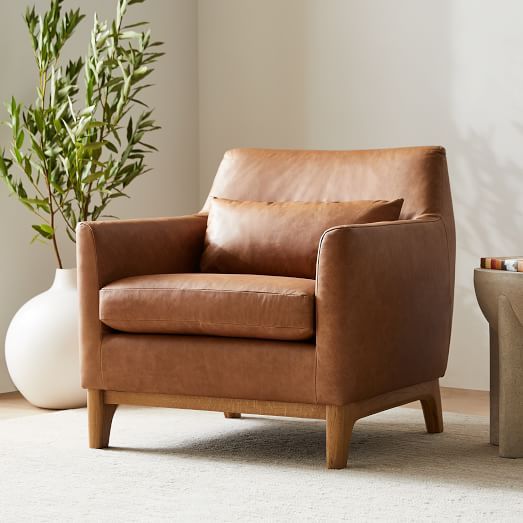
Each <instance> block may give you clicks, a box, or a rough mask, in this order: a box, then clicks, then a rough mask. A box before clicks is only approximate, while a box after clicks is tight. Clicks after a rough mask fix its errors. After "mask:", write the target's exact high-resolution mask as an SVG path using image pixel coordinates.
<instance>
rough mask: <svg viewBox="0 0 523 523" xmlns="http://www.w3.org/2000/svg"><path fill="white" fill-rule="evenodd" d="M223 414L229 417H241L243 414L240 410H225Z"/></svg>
mask: <svg viewBox="0 0 523 523" xmlns="http://www.w3.org/2000/svg"><path fill="white" fill-rule="evenodd" d="M223 415H224V416H225V417H226V418H227V419H233V418H241V417H242V415H241V413H240V412H224V413H223Z"/></svg>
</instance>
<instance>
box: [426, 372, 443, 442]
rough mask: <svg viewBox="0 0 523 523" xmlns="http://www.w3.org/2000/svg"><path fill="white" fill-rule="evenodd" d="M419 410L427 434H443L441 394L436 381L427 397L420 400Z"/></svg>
mask: <svg viewBox="0 0 523 523" xmlns="http://www.w3.org/2000/svg"><path fill="white" fill-rule="evenodd" d="M421 408H422V409H423V416H424V417H425V426H426V427H427V432H429V433H430V434H436V433H438V432H443V414H442V412H441V394H440V390H439V384H438V382H437V381H435V382H433V384H432V386H431V390H430V391H429V392H428V394H427V396H426V397H424V398H422V399H421Z"/></svg>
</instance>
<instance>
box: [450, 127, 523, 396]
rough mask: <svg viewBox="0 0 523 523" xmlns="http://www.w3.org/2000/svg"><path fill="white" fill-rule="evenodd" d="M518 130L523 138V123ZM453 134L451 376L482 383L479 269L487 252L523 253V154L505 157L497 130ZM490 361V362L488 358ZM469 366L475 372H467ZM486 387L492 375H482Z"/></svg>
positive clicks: (484, 349)
mask: <svg viewBox="0 0 523 523" xmlns="http://www.w3.org/2000/svg"><path fill="white" fill-rule="evenodd" d="M513 131H514V133H515V134H516V135H517V137H518V138H519V139H520V141H521V142H522V143H523V126H522V125H518V124H514V125H513ZM455 132H456V135H455V136H454V137H452V150H451V151H450V156H451V157H453V162H452V163H453V169H452V170H451V180H453V186H454V190H453V200H454V208H455V212H456V225H457V244H458V253H457V274H456V276H457V278H456V293H455V306H454V310H455V313H454V327H453V346H454V348H455V350H453V351H451V355H450V358H451V360H450V362H449V371H448V373H447V376H446V379H447V380H449V381H450V382H451V383H452V382H453V381H457V379H456V374H457V372H458V371H459V381H461V382H462V383H463V385H462V386H464V387H465V386H467V385H466V384H467V382H468V381H470V386H471V387H472V388H477V387H478V385H477V383H478V377H477V376H476V375H474V373H475V372H476V370H477V369H478V365H477V362H478V361H480V362H481V361H483V362H488V325H487V322H486V320H485V319H484V318H483V315H482V314H481V311H480V309H479V306H478V304H477V300H476V296H475V292H474V287H473V268H475V267H478V266H479V263H480V258H481V257H482V256H507V255H508V256H512V255H516V256H517V255H520V256H523V159H522V162H521V163H519V164H518V163H517V162H515V161H514V160H511V159H508V160H506V161H502V160H501V159H500V155H499V153H498V152H497V151H496V150H495V149H494V148H493V145H492V144H493V142H494V139H493V135H494V132H493V131H492V132H487V133H485V134H483V133H479V132H475V131H468V132H467V133H466V134H465V135H463V136H460V135H459V133H458V131H457V130H455ZM487 365H488V363H487ZM464 369H465V372H466V370H467V369H468V370H469V372H470V373H471V375H470V376H467V375H464V374H463V373H464ZM479 383H480V385H479V386H481V387H482V388H488V386H489V383H488V377H487V376H486V375H485V373H482V375H481V376H480V382H479Z"/></svg>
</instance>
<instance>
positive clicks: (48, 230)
mask: <svg viewBox="0 0 523 523" xmlns="http://www.w3.org/2000/svg"><path fill="white" fill-rule="evenodd" d="M32 228H33V229H34V230H35V231H36V232H37V233H38V234H40V236H43V237H44V238H45V239H46V240H52V239H53V236H54V229H53V228H52V227H51V226H50V225H48V224H47V223H44V224H41V225H32Z"/></svg>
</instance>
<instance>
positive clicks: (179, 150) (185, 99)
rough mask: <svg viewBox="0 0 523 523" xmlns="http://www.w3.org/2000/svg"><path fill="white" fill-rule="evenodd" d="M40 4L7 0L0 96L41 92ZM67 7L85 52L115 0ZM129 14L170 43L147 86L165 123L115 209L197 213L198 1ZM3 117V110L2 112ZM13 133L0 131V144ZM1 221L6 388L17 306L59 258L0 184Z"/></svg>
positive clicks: (73, 45) (163, 2) (75, 1)
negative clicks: (33, 28) (29, 28)
mask: <svg viewBox="0 0 523 523" xmlns="http://www.w3.org/2000/svg"><path fill="white" fill-rule="evenodd" d="M33 3H35V4H36V7H37V9H38V10H40V11H43V10H44V9H45V8H46V7H47V6H48V5H49V1H48V0H37V1H36V2H34V1H30V2H29V1H28V2H20V1H18V0H11V1H9V2H2V15H1V16H0V50H1V51H0V53H1V57H2V81H1V82H0V100H1V101H4V100H8V99H9V98H10V97H11V95H12V94H14V95H16V96H17V97H18V98H19V99H21V100H24V101H25V102H27V103H30V102H32V101H33V99H34V98H35V94H34V86H35V85H36V73H35V65H34V62H33V57H32V51H31V47H30V42H29V40H28V37H27V34H26V29H25V26H24V23H23V20H22V14H23V12H24V9H25V5H26V4H31V5H32V4H33ZM65 6H66V7H67V8H76V7H77V6H78V7H81V9H82V11H83V12H84V13H85V14H87V15H88V16H87V18H86V19H85V20H84V21H83V22H82V25H81V27H80V28H79V29H78V31H77V33H76V34H75V36H74V37H73V38H74V39H73V40H72V41H71V42H70V46H69V49H70V52H71V55H72V56H78V55H80V54H82V55H84V54H85V52H86V44H87V42H88V40H87V38H88V34H89V31H90V28H91V25H92V19H93V13H94V12H95V11H96V12H98V14H99V16H100V18H102V17H103V18H112V17H113V11H114V8H115V6H116V0H112V1H108V0H90V1H89V2H85V1H83V2H82V1H80V0H68V1H67V2H65ZM129 14H130V15H131V16H130V19H131V18H132V19H133V20H134V21H140V20H149V21H150V22H151V27H152V32H153V37H154V38H155V39H158V40H162V41H164V42H165V48H164V51H165V52H166V53H167V54H166V56H164V57H163V58H162V59H161V62H160V63H159V64H158V65H157V71H156V72H155V73H154V76H153V77H152V79H153V81H154V83H155V84H156V86H155V87H154V88H151V90H150V91H149V93H147V101H148V103H150V105H151V106H152V107H155V108H156V109H157V110H156V114H155V116H156V118H157V120H158V122H159V123H160V124H161V125H162V127H163V129H162V130H161V131H159V132H158V133H157V134H156V136H155V137H154V139H153V140H152V141H153V142H154V143H155V144H156V145H157V147H158V148H159V150H160V152H159V153H156V154H155V156H151V159H150V166H151V167H152V168H153V172H151V173H149V174H147V175H145V176H144V177H143V178H142V179H137V180H136V181H135V182H134V185H132V186H131V188H130V190H129V194H130V195H131V199H130V200H123V199H120V200H117V203H115V205H114V206H113V207H112V208H111V212H112V214H116V215H118V216H120V217H122V218H126V217H141V216H161V215H174V214H184V213H188V212H194V211H195V210H197V208H198V203H199V202H198V200H199V197H198V119H197V114H198V83H197V82H198V70H197V5H196V2H195V1H194V0H148V2H147V3H146V4H144V5H143V6H142V5H138V6H132V7H131V8H130V11H129ZM4 118H5V113H4V112H3V108H2V114H1V116H0V119H2V120H3V119H4ZM7 137H8V133H7V132H6V131H5V130H2V131H0V143H1V144H2V145H4V144H5V143H6V140H7ZM0 223H1V224H3V227H2V250H1V256H0V289H1V293H0V340H2V342H0V392H4V391H7V390H12V389H13V386H12V384H11V382H10V380H9V378H8V374H7V371H6V369H5V365H4V360H3V350H2V349H3V339H4V337H5V332H6V330H7V327H8V324H9V321H10V319H11V317H12V316H13V314H14V313H15V311H16V310H17V309H18V308H19V307H20V306H21V305H22V304H23V303H24V302H25V301H27V300H28V299H29V298H30V297H32V296H34V295H35V294H37V293H38V292H41V291H43V290H45V289H46V288H47V287H49V285H50V283H51V280H52V277H53V274H54V259H53V256H52V253H51V250H50V249H49V248H48V247H44V246H40V245H29V241H30V239H31V237H32V234H31V229H30V225H31V223H34V222H33V221H32V217H31V215H30V213H29V212H28V211H26V210H25V209H23V208H22V206H21V205H20V204H19V203H18V202H17V201H15V200H14V199H13V198H8V197H7V189H6V188H5V187H3V186H0ZM62 243H63V244H64V248H65V249H66V251H67V252H66V256H65V258H66V261H67V264H68V265H69V266H74V263H75V262H74V254H73V253H74V250H73V249H72V246H70V245H66V240H64V241H63V242H62Z"/></svg>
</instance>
